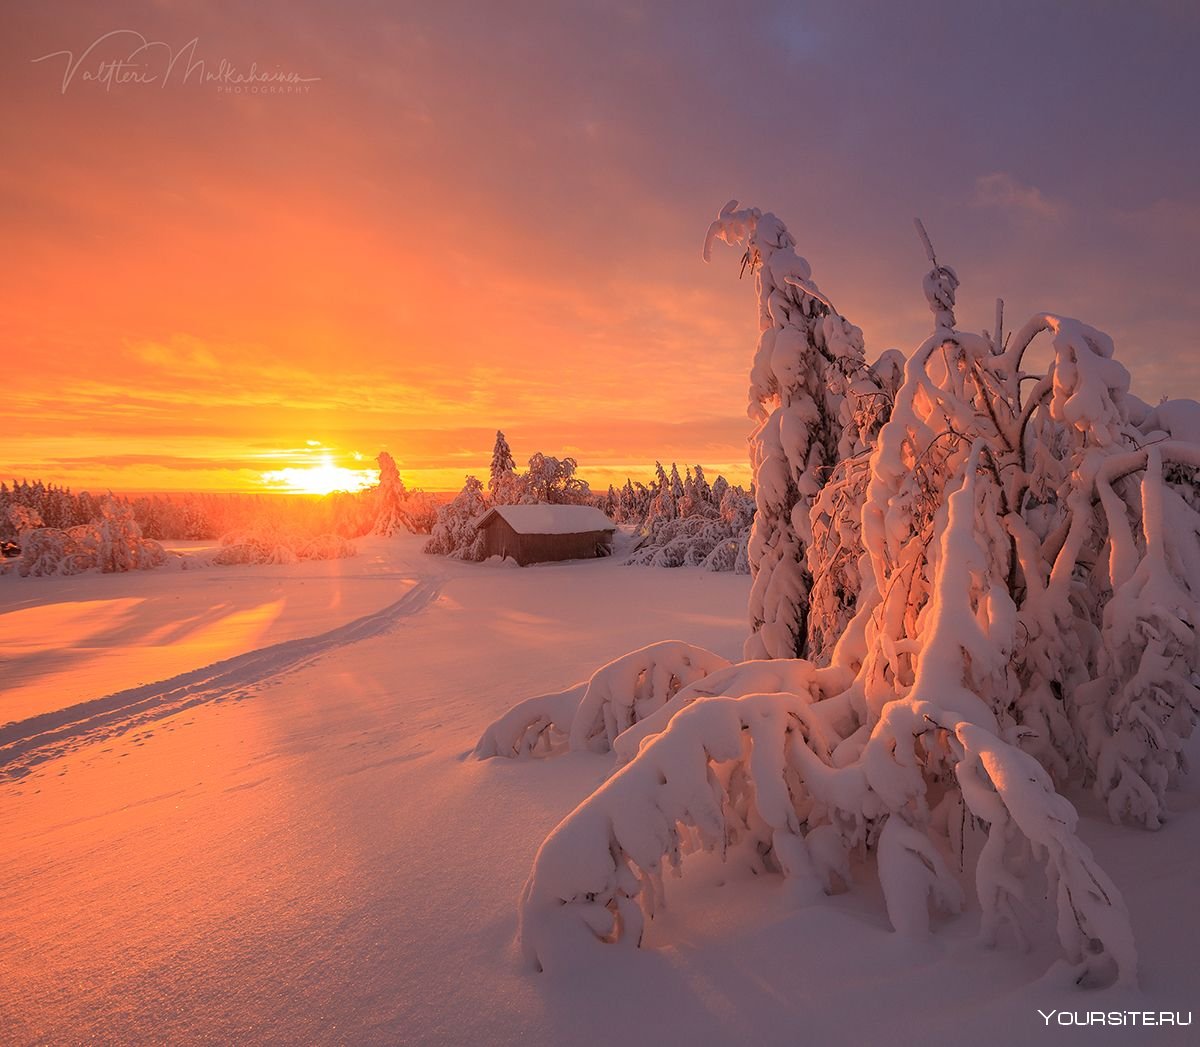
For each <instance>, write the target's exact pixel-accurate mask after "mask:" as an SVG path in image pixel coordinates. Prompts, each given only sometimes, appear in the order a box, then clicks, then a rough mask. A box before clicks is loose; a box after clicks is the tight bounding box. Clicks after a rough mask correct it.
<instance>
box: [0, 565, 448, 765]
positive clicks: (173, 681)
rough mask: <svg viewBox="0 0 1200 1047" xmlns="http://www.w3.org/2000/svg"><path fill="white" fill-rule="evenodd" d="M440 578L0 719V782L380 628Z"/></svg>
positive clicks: (438, 586) (421, 599) (414, 605)
mask: <svg viewBox="0 0 1200 1047" xmlns="http://www.w3.org/2000/svg"><path fill="white" fill-rule="evenodd" d="M443 582H444V579H443V578H441V577H433V578H430V577H425V578H421V579H419V580H418V581H417V582H416V584H415V585H414V586H413V588H412V589H410V590H409V591H408V592H407V593H405V594H404V596H402V597H401V598H400V599H399V600H397V601H396V602H395V603H393V604H389V605H388V606H387V607H384V608H382V609H381V610H378V611H375V612H374V613H372V614H367V615H364V616H363V617H361V618H356V619H354V620H353V621H351V622H347V623H346V624H345V625H340V626H338V627H337V628H336V629H330V630H329V631H328V632H324V633H319V634H318V635H316V636H307V637H301V638H300V639H296V640H285V641H283V642H281V643H276V644H271V645H269V646H267V647H260V648H259V649H257V650H254V651H247V652H246V653H245V654H239V655H236V656H234V657H232V658H226V659H224V660H222V661H219V662H214V663H213V664H212V665H206V666H204V667H202V668H199V669H193V670H191V671H190V672H186V673H180V674H179V675H178V676H173V677H171V678H170V679H168V680H162V681H159V682H158V683H150V684H142V685H141V686H138V687H131V688H129V689H128V690H124V691H119V692H117V693H116V694H110V695H107V696H105V697H103V698H96V699H93V700H91V701H87V702H81V703H79V704H78V705H72V706H70V707H69V708H67V709H59V710H56V711H54V712H49V713H43V714H42V715H40V716H33V717H30V718H29V719H27V720H20V721H17V722H16V723H10V724H6V725H5V726H3V727H0V782H3V781H10V782H11V781H14V780H17V779H20V778H23V777H25V776H26V775H27V774H29V773H30V772H31V771H32V770H33V769H34V768H35V767H36V766H37V765H38V764H41V763H44V762H46V761H47V760H53V759H55V758H56V757H59V756H63V755H65V754H67V753H69V752H73V751H75V750H77V749H79V748H81V747H82V746H84V745H88V744H91V743H93V742H97V741H103V740H106V739H109V738H112V737H115V736H117V735H121V734H125V733H127V732H128V731H131V730H133V729H134V728H137V727H140V726H141V725H143V724H145V723H148V722H150V721H154V720H161V719H163V718H164V717H167V716H173V715H174V714H176V713H179V712H183V711H184V710H185V709H190V708H191V707H192V706H194V705H202V704H206V703H211V702H219V701H222V700H223V699H226V698H230V697H234V696H236V695H237V694H238V692H242V691H247V690H248V689H249V688H252V687H254V686H256V685H259V684H263V683H266V682H267V681H269V680H271V679H273V678H275V677H277V676H282V675H283V674H284V673H287V672H290V671H292V670H293V669H297V668H299V667H300V666H302V665H306V664H308V663H309V662H312V661H314V660H315V659H317V658H319V657H320V656H321V655H323V654H326V653H328V652H329V651H333V650H336V649H337V648H340V647H348V646H350V645H351V644H356V643H359V642H361V641H363V640H369V639H371V638H372V637H375V636H379V635H380V634H382V633H385V632H387V631H388V630H389V629H390V628H391V627H392V626H393V625H395V624H396V623H397V622H400V621H403V620H404V619H405V618H411V617H412V616H413V615H416V614H419V613H420V612H421V611H423V610H424V609H425V608H426V607H428V606H429V605H430V604H431V603H433V601H434V600H436V599H437V598H438V596H439V594H440V593H441V591H442V585H443Z"/></svg>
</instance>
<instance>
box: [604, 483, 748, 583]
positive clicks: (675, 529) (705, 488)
mask: <svg viewBox="0 0 1200 1047" xmlns="http://www.w3.org/2000/svg"><path fill="white" fill-rule="evenodd" d="M626 494H628V497H626V498H625V505H624V506H622V505H621V500H622V496H624V495H626ZM647 494H648V495H649V496H650V497H649V499H648V501H647V504H646V509H645V512H644V513H643V515H642V516H641V518H640V519H638V520H637V521H636V522H637V525H638V531H639V533H640V534H641V535H642V540H641V542H640V543H639V544H638V547H637V549H636V550H635V551H634V552H633V554H632V555H631V556H630V557H629V559H628V560H627V561H626V563H628V564H632V565H636V566H641V567H703V568H705V569H706V570H709V571H737V572H738V573H740V574H748V573H749V571H750V561H749V557H748V542H749V538H750V522H751V520H752V519H753V518H754V499H753V497H752V496H751V495H749V494H747V493H746V492H745V491H743V490H742V488H740V487H730V486H729V483H728V481H727V480H726V479H725V478H724V477H723V476H718V477H717V479H716V481H715V482H714V483H713V484H711V485H710V484H709V482H708V479H707V478H706V477H705V475H704V469H703V467H701V466H699V465H697V466H696V467H695V470H694V471H693V470H692V469H690V468H689V469H688V470H687V472H686V474H685V476H684V477H683V478H682V479H681V478H680V476H679V468H678V466H677V465H675V464H674V463H672V464H671V472H670V475H668V474H667V472H666V470H665V469H663V466H662V463H661V462H656V463H655V479H654V481H653V482H652V483H651V485H650V489H649V490H648V491H647ZM616 501H617V506H618V515H619V517H620V518H623V519H629V518H630V515H631V513H630V509H629V507H630V506H636V505H637V502H638V497H637V494H636V493H635V492H634V490H633V488H632V486H631V485H630V484H629V481H626V484H625V487H624V488H623V489H622V492H621V495H618V496H617V499H616Z"/></svg>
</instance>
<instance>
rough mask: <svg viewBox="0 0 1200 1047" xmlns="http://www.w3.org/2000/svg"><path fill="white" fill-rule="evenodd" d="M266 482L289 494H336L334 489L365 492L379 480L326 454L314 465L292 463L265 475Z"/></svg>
mask: <svg viewBox="0 0 1200 1047" xmlns="http://www.w3.org/2000/svg"><path fill="white" fill-rule="evenodd" d="M262 479H263V483H264V484H266V485H267V486H269V487H274V488H277V489H279V490H281V491H285V492H287V493H288V494H332V493H333V492H334V491H361V490H363V489H364V488H367V487H370V486H371V485H372V484H373V483H374V482H375V476H374V473H373V472H371V471H364V470H361V469H347V468H346V467H345V466H343V465H337V464H336V463H335V462H334V460H333V457H332V455H329V454H325V455H322V456H321V460H320V461H319V462H317V463H316V464H314V465H304V466H289V467H287V468H286V469H275V470H272V471H271V472H266V473H263V474H262Z"/></svg>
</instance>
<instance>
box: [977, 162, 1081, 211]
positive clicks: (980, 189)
mask: <svg viewBox="0 0 1200 1047" xmlns="http://www.w3.org/2000/svg"><path fill="white" fill-rule="evenodd" d="M972 202H973V203H975V204H976V205H978V206H980V207H1001V208H1006V209H1009V210H1013V211H1017V212H1022V213H1024V214H1027V215H1030V216H1033V217H1035V218H1044V219H1048V220H1049V221H1058V219H1059V218H1061V217H1062V214H1063V210H1064V205H1063V204H1059V203H1055V202H1054V201H1052V200H1048V199H1047V198H1046V197H1045V196H1044V195H1043V194H1042V191H1041V190H1040V189H1038V188H1037V186H1033V185H1022V184H1021V183H1020V182H1019V181H1017V179H1016V178H1014V177H1013V176H1012V175H1010V174H1006V173H1004V172H1002V171H998V172H996V173H995V174H988V175H981V176H980V177H979V178H977V179H976V180H975V195H974V198H973V201H972Z"/></svg>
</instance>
